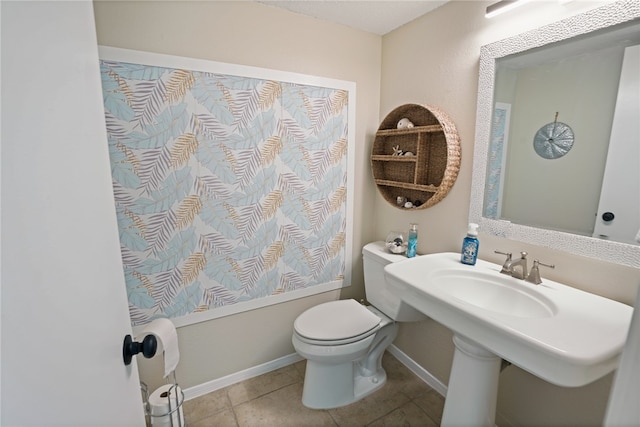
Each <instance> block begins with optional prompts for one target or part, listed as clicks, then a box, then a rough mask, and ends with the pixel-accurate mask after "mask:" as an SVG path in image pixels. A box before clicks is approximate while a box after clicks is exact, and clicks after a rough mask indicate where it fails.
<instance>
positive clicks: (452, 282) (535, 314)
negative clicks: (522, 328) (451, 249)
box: [430, 269, 558, 318]
mask: <svg viewBox="0 0 640 427" xmlns="http://www.w3.org/2000/svg"><path fill="white" fill-rule="evenodd" d="M430 280H432V281H433V286H434V287H437V288H438V291H439V292H442V293H446V294H448V295H450V296H451V297H452V298H455V299H458V300H460V301H462V302H465V303H467V304H471V305H473V306H476V307H478V308H481V309H483V310H487V311H489V312H493V313H497V314H505V315H508V316H515V317H528V318H539V317H551V316H555V315H556V314H557V312H558V311H557V307H556V306H555V304H554V303H553V301H551V300H550V299H549V298H547V297H546V296H544V295H540V293H538V292H535V291H534V290H532V289H528V288H527V287H526V286H521V285H520V284H514V283H513V280H514V279H513V278H511V277H508V276H504V275H502V276H501V277H496V276H495V275H494V274H490V273H485V272H482V271H476V270H475V269H464V270H460V271H459V270H455V269H450V270H442V271H438V272H435V273H434V274H432V275H431V276H430Z"/></svg>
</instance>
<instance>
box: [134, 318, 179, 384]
mask: <svg viewBox="0 0 640 427" xmlns="http://www.w3.org/2000/svg"><path fill="white" fill-rule="evenodd" d="M149 334H152V335H154V336H155V337H156V339H157V340H158V342H159V343H160V344H161V345H162V349H163V353H164V377H165V378H167V376H168V375H169V374H170V373H171V372H173V371H175V370H176V367H177V366H178V362H180V350H179V349H178V334H177V333H176V327H175V326H174V325H173V322H172V321H171V320H169V319H165V318H161V319H155V320H154V321H152V322H151V323H149V324H148V325H146V326H145V327H144V329H143V330H142V332H141V333H140V335H139V336H138V340H139V341H141V340H143V339H144V337H145V336H147V335H149Z"/></svg>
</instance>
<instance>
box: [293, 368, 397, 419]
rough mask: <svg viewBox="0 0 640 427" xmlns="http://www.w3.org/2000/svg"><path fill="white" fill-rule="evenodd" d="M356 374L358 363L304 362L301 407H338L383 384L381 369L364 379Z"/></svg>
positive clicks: (371, 391) (366, 394)
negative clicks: (329, 363) (305, 368)
mask: <svg viewBox="0 0 640 427" xmlns="http://www.w3.org/2000/svg"><path fill="white" fill-rule="evenodd" d="M357 371H358V362H350V363H344V364H341V365H327V364H322V363H318V362H316V361H313V360H307V370H306V374H305V381H304V388H303V391H302V404H303V405H304V406H306V407H307V408H311V409H331V408H339V407H341V406H346V405H349V404H351V403H354V402H356V401H358V400H360V399H362V398H364V397H366V396H368V395H370V394H371V393H373V392H375V391H376V390H378V389H379V388H380V387H382V386H383V385H384V384H385V383H386V382H387V373H386V372H385V370H384V369H383V368H380V369H378V370H377V371H376V372H375V373H374V374H373V375H367V376H363V375H360V374H358V373H356V372H357Z"/></svg>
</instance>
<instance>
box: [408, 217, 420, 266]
mask: <svg viewBox="0 0 640 427" xmlns="http://www.w3.org/2000/svg"><path fill="white" fill-rule="evenodd" d="M417 249H418V224H413V223H412V224H410V226H409V244H408V245H407V258H413V257H414V256H416V251H417Z"/></svg>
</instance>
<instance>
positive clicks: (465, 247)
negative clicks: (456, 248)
mask: <svg viewBox="0 0 640 427" xmlns="http://www.w3.org/2000/svg"><path fill="white" fill-rule="evenodd" d="M479 247H480V242H479V241H478V224H474V223H469V228H468V229H467V236H466V237H465V238H464V239H463V240H462V251H461V254H460V262H462V263H463V264H468V265H476V260H477V259H478V248H479Z"/></svg>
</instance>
